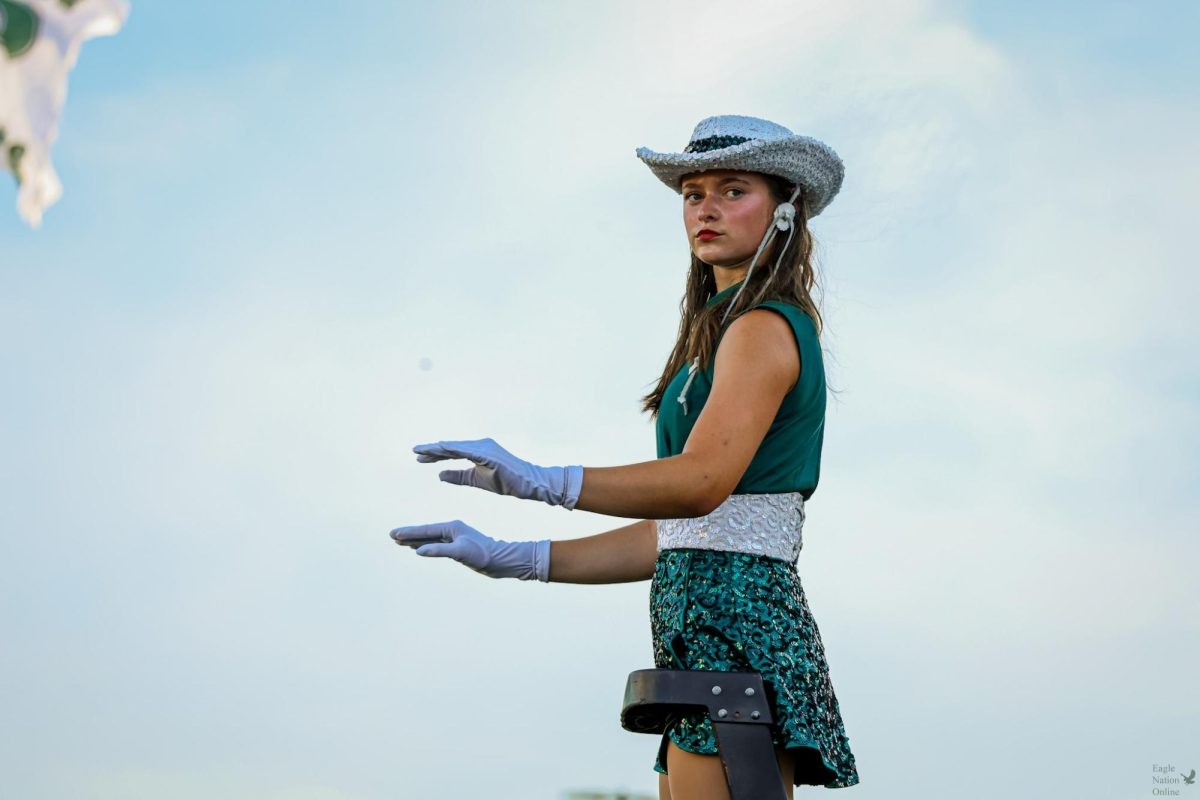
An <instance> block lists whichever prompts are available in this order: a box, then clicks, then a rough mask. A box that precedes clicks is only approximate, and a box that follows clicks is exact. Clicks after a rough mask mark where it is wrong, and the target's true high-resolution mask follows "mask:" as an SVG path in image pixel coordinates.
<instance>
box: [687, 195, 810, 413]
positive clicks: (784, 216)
mask: <svg viewBox="0 0 1200 800" xmlns="http://www.w3.org/2000/svg"><path fill="white" fill-rule="evenodd" d="M799 196H800V187H799V186H797V187H796V190H795V191H794V192H792V196H791V198H790V199H789V200H788V201H787V202H786V203H780V204H779V205H777V206H775V213H774V215H773V216H772V218H771V224H770V225H769V226H768V227H767V232H766V233H765V234H763V239H762V241H761V242H760V243H759V245H758V250H757V251H755V253H754V258H752V259H750V266H749V267H747V268H746V277H745V278H743V279H742V285H741V286H739V287H738V290H737V291H736V292H734V293H733V299H732V300H730V301H729V305H728V306H726V308H725V314H724V316H722V317H721V325H722V327H723V326H724V325H725V320H727V319H729V312H730V311H732V310H733V307H734V306H736V305H737V301H738V298H739V297H741V295H742V290H743V289H745V288H746V284H747V283H749V282H750V274H751V273H752V272H754V265H755V264H757V263H758V259H759V257H760V256H761V255H762V254H763V251H764V250H766V249H767V246H768V245H770V244H771V242H772V241H773V240H774V239H775V234H776V233H777V232H778V231H787V232H788V235H787V241H786V242H784V243H783V247H782V248H781V249H780V250H779V254H778V255H777V256H775V263H774V264H772V265H771V277H772V278H773V277H775V273H776V272H777V271H778V270H779V262H780V261H782V260H783V254H784V253H786V252H787V249H788V248H789V247H791V245H792V236H794V235H795V233H796V224H795V223H796V206H795V203H796V198H797V197H799ZM768 283H769V281H768ZM699 369H700V356H696V357H695V358H694V359H692V363H691V365H690V366H689V367H688V379H687V381H686V382H685V383H684V384H683V389H681V390H680V391H679V397H677V398H676V401H677V402H678V403H679V404H680V405H682V406H683V413H684V416H686V415H687V413H688V405H687V392H688V389H690V388H691V387H692V381H693V380H694V379H695V377H696V372H697V371H698V370H699Z"/></svg>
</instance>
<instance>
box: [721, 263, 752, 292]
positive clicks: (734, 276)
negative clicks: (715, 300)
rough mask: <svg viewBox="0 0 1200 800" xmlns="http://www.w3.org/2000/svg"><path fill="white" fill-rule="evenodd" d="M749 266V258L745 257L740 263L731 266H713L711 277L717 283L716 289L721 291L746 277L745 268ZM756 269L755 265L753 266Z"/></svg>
mask: <svg viewBox="0 0 1200 800" xmlns="http://www.w3.org/2000/svg"><path fill="white" fill-rule="evenodd" d="M749 266H750V259H748V258H747V259H746V260H745V261H743V262H742V263H740V264H734V265H733V266H731V267H718V266H715V265H714V266H713V268H712V271H713V279H714V280H715V281H716V283H717V291H718V292H723V291H725V290H726V289H728V288H729V287H730V286H733V285H734V284H735V283H737V282H738V281H741V280H745V279H746V269H747V268H748V267H749ZM755 270H756V271H757V267H756V268H755Z"/></svg>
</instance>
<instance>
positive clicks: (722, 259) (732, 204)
mask: <svg viewBox="0 0 1200 800" xmlns="http://www.w3.org/2000/svg"><path fill="white" fill-rule="evenodd" d="M681 188H682V189H683V225H684V228H685V229H686V230H687V235H688V243H689V244H690V245H691V248H692V252H693V253H695V254H696V257H697V258H699V259H700V260H701V261H703V262H704V263H706V264H711V265H713V266H714V267H739V266H742V265H743V264H745V263H747V262H749V261H750V259H751V258H752V257H753V256H754V252H755V251H756V250H757V249H758V245H759V243H760V242H762V238H763V234H765V233H766V232H767V225H768V224H770V222H771V219H772V215H773V214H774V212H775V206H776V205H778V203H777V202H776V200H775V198H774V197H773V196H772V195H771V187H770V185H769V184H768V183H767V179H766V178H764V177H763V176H762V175H759V174H758V173H757V172H736V171H734V170H728V169H720V170H711V171H709V172H697V173H695V174H693V175H685V176H684V178H683V184H682V186H681Z"/></svg>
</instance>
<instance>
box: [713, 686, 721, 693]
mask: <svg viewBox="0 0 1200 800" xmlns="http://www.w3.org/2000/svg"><path fill="white" fill-rule="evenodd" d="M720 693H721V687H720V686H714V687H713V694H720Z"/></svg>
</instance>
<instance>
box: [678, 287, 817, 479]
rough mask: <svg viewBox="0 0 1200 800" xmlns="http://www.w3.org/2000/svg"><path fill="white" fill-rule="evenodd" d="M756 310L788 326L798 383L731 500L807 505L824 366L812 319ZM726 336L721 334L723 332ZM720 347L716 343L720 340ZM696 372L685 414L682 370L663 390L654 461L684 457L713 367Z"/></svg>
mask: <svg viewBox="0 0 1200 800" xmlns="http://www.w3.org/2000/svg"><path fill="white" fill-rule="evenodd" d="M739 285H740V284H738V283H735V284H733V285H732V286H729V287H727V288H725V289H724V290H723V291H720V292H718V293H717V294H715V295H713V297H712V298H711V299H710V300H709V301H708V303H707V304H706V306H707V307H712V306H714V305H717V304H718V303H721V302H723V301H724V300H725V299H726V298H728V297H729V296H730V295H732V294H733V293H734V292H736V291H737V287H738V286H739ZM755 308H769V309H771V310H772V311H777V312H779V313H780V314H782V315H783V316H784V317H785V318H786V319H787V321H788V322H789V323H790V324H791V326H792V333H793V334H794V335H795V337H796V344H797V345H798V346H799V349H800V379H799V380H798V381H797V382H796V385H795V386H794V387H792V389H791V390H790V391H789V392H788V393H787V394H786V395H784V398H783V402H782V403H781V404H780V406H779V411H778V412H777V413H776V414H775V420H774V421H773V422H772V423H771V427H770V428H769V429H768V430H767V435H766V436H765V437H764V438H763V441H762V444H761V445H759V448H758V451H757V452H755V454H754V458H753V459H751V461H750V466H748V467H747V468H746V472H745V474H743V475H742V479H741V481H740V482H739V483H738V485H737V486H736V487H735V488H734V490H733V493H734V494H779V493H782V492H801V493H802V495H803V497H804V499H805V500H808V499H809V498H810V497H812V495H813V493H814V492H815V491H816V490H817V480H818V478H819V477H820V474H821V444H822V442H823V441H824V436H825V364H824V361H823V360H822V358H821V343H820V340H819V339H818V338H817V327H816V324H815V323H814V322H813V320H812V317H810V316H808V314H806V313H805V312H804V311H803V310H802V309H801V308H799V307H798V306H794V305H791V304H790V303H784V302H781V301H777V300H768V301H766V302H764V303H760V304H759V305H757V306H755ZM722 335H724V331H722ZM718 346H719V340H718ZM715 358H716V356H715V352H714V356H713V358H711V359H710V360H709V363H708V364H706V365H704V366H703V367H701V368H700V369H698V370H697V371H696V375H695V378H694V379H693V380H692V385H691V386H689V387H688V391H687V395H686V398H687V411H686V413H685V411H684V406H683V404H681V403H679V402H678V400H677V398H678V397H679V393H680V391H682V389H683V387H684V385H685V384H686V383H687V380H688V366H689V365H687V364H685V365H684V366H683V367H682V368H681V369H680V370H679V372H678V373H677V374H676V375H675V377H674V378H672V379H671V382H670V383H669V384H668V385H667V391H666V394H664V395H663V400H662V407H661V408H659V410H658V419H657V421H656V424H655V429H656V432H657V435H658V457H659V458H668V457H670V456H677V455H679V454H680V453H682V452H683V445H684V443H685V442H687V438H688V434H690V433H691V432H692V426H693V425H695V424H696V420H697V419H698V418H699V417H700V411H701V409H703V408H704V403H705V402H706V401H707V400H708V395H709V392H710V391H712V379H713V362H714V361H715Z"/></svg>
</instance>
